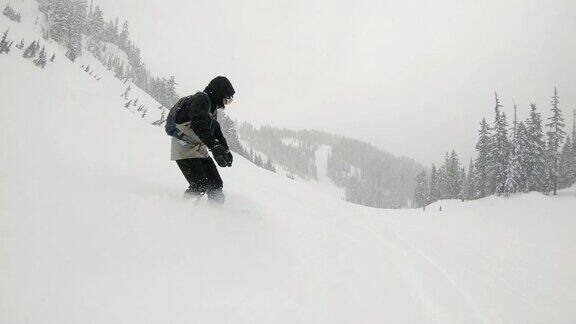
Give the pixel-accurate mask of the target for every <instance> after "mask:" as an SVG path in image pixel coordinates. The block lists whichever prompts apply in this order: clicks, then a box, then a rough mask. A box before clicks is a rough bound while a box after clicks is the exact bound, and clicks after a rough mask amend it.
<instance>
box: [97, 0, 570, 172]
mask: <svg viewBox="0 0 576 324" xmlns="http://www.w3.org/2000/svg"><path fill="white" fill-rule="evenodd" d="M96 4H98V5H100V6H102V7H103V9H104V10H105V12H107V15H108V16H110V17H115V16H119V17H120V18H121V19H123V18H126V19H128V21H129V23H130V25H131V29H130V31H131V35H132V38H133V39H134V40H135V42H136V43H138V44H140V47H141V48H142V49H143V59H144V61H145V62H147V64H148V65H149V67H150V68H151V69H152V70H153V71H155V72H157V73H162V74H174V75H175V76H176V77H177V80H178V82H179V87H178V90H179V92H180V93H187V92H193V91H195V90H197V89H199V88H201V87H203V86H204V84H205V83H206V82H207V80H209V79H210V78H211V77H213V76H214V75H216V74H226V75H227V76H229V77H230V78H231V79H232V80H233V82H234V83H235V85H236V88H237V90H238V92H237V100H236V102H235V104H234V106H233V109H231V111H230V113H231V115H233V117H235V118H239V119H241V120H249V121H251V122H253V123H256V124H271V125H274V126H281V127H290V128H315V129H321V130H326V131H331V132H334V133H337V134H342V135H346V136H351V137H354V138H358V139H362V140H367V141H369V142H372V143H374V144H376V145H378V146H379V147H381V148H383V149H385V150H387V151H389V152H392V153H394V154H398V155H407V156H410V157H413V158H415V159H417V160H418V161H420V162H422V163H429V162H431V161H432V162H439V161H441V160H442V156H443V153H444V152H445V151H447V150H450V149H455V150H456V151H457V152H459V153H460V154H461V155H462V156H463V159H464V160H467V159H468V158H469V157H470V156H471V155H472V153H473V152H472V151H473V143H474V141H475V136H476V131H477V129H478V121H479V120H481V119H482V118H483V117H490V113H491V109H492V106H493V105H492V104H493V103H492V99H493V93H494V91H498V92H499V95H500V97H501V98H502V100H503V104H504V105H505V107H504V111H505V112H507V114H508V115H509V116H511V114H512V99H515V100H516V101H517V102H518V104H519V107H520V109H519V114H520V116H521V117H522V118H524V117H525V115H526V114H527V113H528V110H529V103H530V102H532V101H534V102H535V103H536V104H538V105H539V106H540V107H542V108H543V109H544V108H548V105H549V98H550V96H551V95H552V92H553V87H555V86H556V87H558V90H559V92H560V96H561V104H563V105H565V106H564V108H565V111H570V110H572V107H574V105H576V83H575V82H574V81H573V76H574V75H576V65H574V64H573V59H574V57H576V42H575V41H574V37H572V34H573V32H574V31H575V30H576V19H575V18H576V17H575V15H576V14H575V13H576V3H575V2H574V1H570V0H552V1H540V0H513V1H495V0H490V1H482V2H478V1H469V0H468V1H456V0H442V1H434V2H428V1H421V0H412V1H393V2H392V1H370V0H360V1H355V2H354V6H351V5H350V3H349V2H341V1H340V2H338V1H337V2H334V1H302V0H298V1H274V2H269V1H261V0H256V1H253V0H249V1H234V2H230V1H222V0H217V1H203V2H189V1H183V0H166V1H162V2H157V1H146V2H142V1H137V0H121V1H117V0H98V1H95V5H96ZM416 130H417V131H416Z"/></svg>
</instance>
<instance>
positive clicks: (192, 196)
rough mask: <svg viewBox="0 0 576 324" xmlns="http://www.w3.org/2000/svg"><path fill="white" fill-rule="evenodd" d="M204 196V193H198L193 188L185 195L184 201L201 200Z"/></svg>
mask: <svg viewBox="0 0 576 324" xmlns="http://www.w3.org/2000/svg"><path fill="white" fill-rule="evenodd" d="M202 196H204V191H198V190H194V189H192V188H188V189H186V191H184V195H183V197H184V199H195V200H199V199H200V198H202Z"/></svg>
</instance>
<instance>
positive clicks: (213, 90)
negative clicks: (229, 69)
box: [204, 76, 235, 108]
mask: <svg viewBox="0 0 576 324" xmlns="http://www.w3.org/2000/svg"><path fill="white" fill-rule="evenodd" d="M204 92H206V94H208V96H209V97H210V100H211V101H212V104H213V105H215V106H216V108H223V107H224V99H232V97H233V96H234V93H235V91H234V87H232V83H230V81H229V80H228V79H227V78H226V77H223V76H217V77H215V78H214V79H212V81H210V83H209V84H208V86H207V87H206V89H204Z"/></svg>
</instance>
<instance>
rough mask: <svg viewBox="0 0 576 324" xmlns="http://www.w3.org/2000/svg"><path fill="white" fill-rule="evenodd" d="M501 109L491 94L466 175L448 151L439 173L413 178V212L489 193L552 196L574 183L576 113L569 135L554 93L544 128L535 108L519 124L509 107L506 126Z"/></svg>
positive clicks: (515, 110) (575, 112)
mask: <svg viewBox="0 0 576 324" xmlns="http://www.w3.org/2000/svg"><path fill="white" fill-rule="evenodd" d="M502 107H503V106H502V103H501V101H500V98H498V95H497V94H495V103H494V119H493V122H492V124H489V123H488V122H487V121H486V119H483V120H482V121H481V122H480V129H479V131H478V141H477V143H476V152H477V156H476V158H475V159H473V160H471V161H470V163H469V166H468V169H467V170H466V168H465V167H463V166H461V164H460V161H459V159H458V155H457V154H456V153H455V152H454V151H452V152H451V153H450V154H448V153H446V156H445V161H444V163H443V164H442V165H441V166H440V167H439V168H437V167H436V166H435V165H434V164H433V165H432V169H431V171H430V174H429V175H427V174H426V171H422V172H421V173H419V174H418V175H417V177H416V184H417V185H416V190H415V191H414V197H413V205H414V207H425V206H426V205H428V204H430V203H432V202H434V201H437V200H439V199H461V200H473V199H479V198H484V197H487V196H490V195H493V194H496V195H503V196H507V195H510V194H513V193H519V192H529V191H539V192H543V193H546V194H550V193H552V194H554V195H556V191H557V190H558V189H562V188H567V187H570V186H572V185H573V184H574V183H575V182H576V140H575V139H576V110H574V112H573V114H574V121H573V124H572V136H570V135H568V134H567V130H566V129H565V127H566V125H565V122H564V117H563V114H562V110H561V109H560V97H559V95H558V91H557V89H554V94H553V95H552V97H551V101H550V111H549V116H548V118H547V119H546V122H545V123H544V121H543V120H542V117H541V114H540V113H539V112H538V109H537V107H536V105H535V104H530V112H529V116H528V118H527V119H526V120H525V121H519V120H518V119H517V109H518V107H517V105H516V104H514V116H513V119H512V125H510V126H509V125H508V121H507V118H506V114H505V113H504V112H502Z"/></svg>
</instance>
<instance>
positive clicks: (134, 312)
mask: <svg viewBox="0 0 576 324" xmlns="http://www.w3.org/2000/svg"><path fill="white" fill-rule="evenodd" d="M17 28H18V26H13V29H17ZM14 32H15V33H16V32H17V31H16V30H14ZM16 53H17V51H14V50H13V51H12V52H11V53H10V54H8V55H0V69H1V70H2V71H3V72H2V76H1V77H0V151H1V152H2V153H1V154H0V184H1V185H0V323H11V324H19V323H58V324H63V323H74V324H76V323H570V322H573V321H574V320H575V319H576V309H575V308H574V305H576V264H575V263H574V262H573V260H575V259H576V235H575V234H576V217H575V213H574V211H575V206H576V189H575V188H572V189H569V190H565V191H562V192H561V193H560V195H559V196H557V197H546V196H543V195H540V194H529V195H519V196H515V197H511V198H508V199H503V198H495V197H491V198H487V199H483V200H478V201H474V202H467V203H460V202H456V201H443V202H438V203H436V205H433V206H430V207H429V208H427V210H426V211H422V210H382V209H372V208H367V207H362V206H356V205H353V204H349V203H346V202H344V201H342V200H340V199H338V198H336V197H334V195H332V194H330V193H323V192H322V191H319V190H317V189H316V188H314V187H313V186H310V185H309V184H307V183H303V182H297V181H291V180H289V179H286V178H284V177H281V176H278V175H276V174H274V173H272V172H268V171H266V170H263V169H260V168H257V167H255V166H253V165H252V164H250V163H248V162H247V161H246V160H243V159H242V158H240V157H238V156H236V159H235V163H234V166H233V167H232V168H226V169H220V170H221V171H222V177H223V178H224V181H225V191H226V194H227V201H226V203H225V204H224V205H223V206H220V207H217V206H212V205H210V204H208V203H207V202H206V201H200V202H199V203H194V202H192V201H186V200H183V199H182V198H181V195H182V191H183V190H184V189H185V187H186V183H185V181H184V178H183V177H182V175H181V174H180V173H179V170H178V169H177V167H176V165H175V164H174V163H173V162H170V161H169V139H168V138H167V137H166V136H165V135H164V133H163V131H162V129H160V128H157V127H153V126H151V125H150V124H149V123H148V122H142V119H140V118H137V116H135V115H134V114H133V113H132V112H130V111H128V110H126V109H124V107H123V106H122V104H123V103H124V99H122V98H120V97H119V94H120V93H121V92H122V90H123V87H122V85H121V83H120V82H119V81H117V80H115V79H113V77H112V75H107V74H105V73H102V75H103V77H102V78H101V80H100V81H99V82H95V80H94V78H93V77H91V76H90V75H88V74H87V73H85V72H84V71H83V70H82V69H80V66H81V65H84V64H86V61H82V60H80V61H79V62H77V63H70V62H68V61H65V60H64V59H61V60H60V61H58V62H55V63H54V64H52V65H49V66H48V67H47V68H46V69H44V70H42V69H38V68H36V67H35V66H34V65H33V64H31V62H29V61H27V60H25V59H23V58H21V57H20V56H19V55H17V54H16ZM83 59H85V60H89V59H90V58H89V57H88V56H87V57H85V58H83ZM94 64H95V63H94ZM439 205H442V212H439V211H438V210H439Z"/></svg>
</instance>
